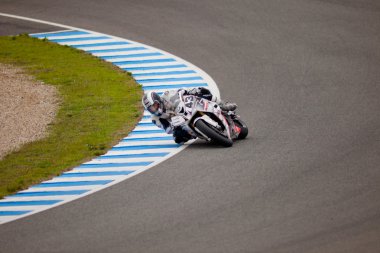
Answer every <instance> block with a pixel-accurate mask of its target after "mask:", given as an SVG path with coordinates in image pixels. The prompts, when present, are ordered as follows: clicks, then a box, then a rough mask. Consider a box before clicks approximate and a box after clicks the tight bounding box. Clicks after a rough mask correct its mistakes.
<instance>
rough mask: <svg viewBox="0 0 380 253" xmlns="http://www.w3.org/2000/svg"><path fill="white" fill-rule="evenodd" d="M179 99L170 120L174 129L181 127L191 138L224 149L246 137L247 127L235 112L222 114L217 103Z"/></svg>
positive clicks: (191, 97)
mask: <svg viewBox="0 0 380 253" xmlns="http://www.w3.org/2000/svg"><path fill="white" fill-rule="evenodd" d="M180 99H181V103H180V105H179V106H178V107H177V110H178V111H177V114H176V116H174V117H172V118H171V121H172V123H171V124H172V126H173V127H174V128H175V127H182V129H184V130H186V131H187V132H188V133H189V134H190V135H191V136H192V137H193V138H197V137H198V138H200V139H204V140H206V141H208V142H214V143H217V144H219V145H222V146H224V147H231V146H232V144H233V141H234V140H239V139H244V138H245V137H247V135H248V127H247V125H246V124H245V123H244V122H243V121H242V120H241V119H240V116H239V115H237V114H236V113H235V112H233V111H229V112H224V111H222V109H221V108H220V106H219V105H218V104H217V103H215V102H212V101H210V100H207V99H204V98H201V97H197V96H193V95H184V96H180Z"/></svg>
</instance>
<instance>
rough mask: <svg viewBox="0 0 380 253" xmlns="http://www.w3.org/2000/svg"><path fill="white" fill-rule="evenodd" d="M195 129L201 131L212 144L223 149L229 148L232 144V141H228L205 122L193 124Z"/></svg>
mask: <svg viewBox="0 0 380 253" xmlns="http://www.w3.org/2000/svg"><path fill="white" fill-rule="evenodd" d="M195 127H196V128H198V129H199V131H201V132H202V133H203V134H205V135H206V136H207V137H209V138H210V139H211V140H213V141H214V142H216V143H218V144H220V145H222V146H224V147H231V146H232V144H233V142H232V140H230V139H228V138H227V137H226V136H224V135H223V134H221V133H220V132H219V131H218V130H217V129H214V128H213V127H211V126H209V125H208V124H207V123H206V122H204V121H203V120H201V119H200V120H198V121H197V122H195Z"/></svg>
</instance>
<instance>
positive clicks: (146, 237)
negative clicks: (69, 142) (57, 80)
mask: <svg viewBox="0 0 380 253" xmlns="http://www.w3.org/2000/svg"><path fill="white" fill-rule="evenodd" d="M0 10H1V12H6V13H11V14H16V15H22V16H27V17H32V18H38V19H43V20H48V21H52V22H57V23H63V24H66V25H72V26H76V27H81V28H86V29H90V30H96V31H99V32H103V33H107V34H112V35H115V36H119V37H123V38H127V39H131V40H134V41H138V42H141V43H144V44H148V45H152V46H154V47H157V48H160V49H163V50H165V51H168V52H170V53H173V54H175V55H178V56H179V57H181V58H184V59H186V60H188V61H190V62H192V63H194V64H195V65H197V66H199V67H200V68H202V69H203V70H205V71H206V72H207V73H208V74H210V75H211V76H212V77H213V79H214V80H215V81H216V83H217V84H218V86H219V89H220V91H221V94H222V96H223V98H225V99H228V100H232V101H236V102H237V103H238V104H239V105H240V108H239V112H240V114H241V115H242V116H243V118H244V119H245V121H246V122H247V124H248V125H249V126H251V129H252V134H251V135H250V136H249V138H248V139H246V140H244V141H241V142H238V143H236V144H235V145H234V147H233V148H230V149H224V148H217V147H212V146H209V145H204V144H203V143H198V144H194V145H191V147H189V148H187V149H186V150H185V151H184V152H181V153H180V154H178V155H176V156H174V157H172V158H171V159H169V160H167V161H165V162H164V163H162V164H160V165H158V166H157V167H154V168H152V169H150V170H148V171H146V172H144V173H142V174H139V175H137V176H135V177H133V178H131V179H130V180H127V181H124V182H123V183H120V184H118V185H115V186H113V187H110V188H108V189H106V190H104V191H101V192H98V193H96V194H93V195H90V196H87V197H85V198H82V199H80V200H77V201H74V202H71V203H68V204H66V205H63V206H60V207H57V208H53V209H50V210H48V211H45V212H42V213H39V214H36V215H33V216H29V217H26V218H24V219H21V220H17V221H14V222H10V223H7V224H4V225H1V226H0V252H334V253H335V252H379V251H380V240H379V238H380V201H379V200H380V166H379V165H380V113H379V109H380V99H379V95H380V81H379V80H380V71H379V67H380V4H379V2H378V1H375V0H374V1H351V0H347V1H343V0H342V1H339V0H319V1H317V0H314V1H311V0H309V1H305V0H302V1H301V0H297V1H296V0H290V1H280V0H278V1H272V0H263V1H227V0H220V1H194V0H192V1H190V0H189V1H154V0H151V1H143V0H138V1H137V0H136V1H121V0H114V1H74V0H69V1H60V2H51V1H48V0H28V1H18V0H2V1H1V3H0ZM15 22H16V23H13V22H12V21H10V19H5V18H0V24H1V26H0V34H9V31H13V30H14V31H17V33H19V32H44V31H48V30H49V29H52V30H54V28H52V27H42V26H41V25H38V24H31V23H23V22H20V21H15ZM44 29H45V30H44ZM46 29H47V30H46Z"/></svg>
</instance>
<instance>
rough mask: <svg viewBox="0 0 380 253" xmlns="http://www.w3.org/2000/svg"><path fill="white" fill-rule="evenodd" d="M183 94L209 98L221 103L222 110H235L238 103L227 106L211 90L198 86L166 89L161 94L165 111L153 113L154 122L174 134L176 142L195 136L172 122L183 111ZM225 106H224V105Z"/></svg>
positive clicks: (182, 141)
mask: <svg viewBox="0 0 380 253" xmlns="http://www.w3.org/2000/svg"><path fill="white" fill-rule="evenodd" d="M181 95H194V96H198V97H202V98H204V99H208V100H210V101H213V102H216V103H218V104H220V105H221V108H222V110H225V111H228V110H231V109H232V111H233V110H235V109H236V104H230V105H232V107H231V106H230V107H228V106H229V105H227V108H225V106H224V105H226V104H224V103H223V102H222V101H221V100H220V99H219V98H217V97H216V96H214V95H212V94H211V92H210V90H208V89H206V88H203V87H198V88H193V89H189V90H185V89H179V90H171V91H166V92H165V93H164V94H162V95H161V99H162V100H163V103H164V112H163V114H162V115H161V116H156V115H152V122H153V123H154V124H156V125H157V126H158V127H159V128H162V129H164V130H165V132H166V133H168V134H173V137H174V141H175V142H176V143H184V142H186V141H188V140H190V139H192V138H193V137H192V136H191V135H190V134H189V133H188V132H187V131H186V130H184V129H182V127H177V128H173V127H172V124H171V118H172V117H173V116H176V115H177V114H180V113H182V112H183V110H184V108H183V105H182V104H181V100H180V96H181ZM223 106H224V107H223Z"/></svg>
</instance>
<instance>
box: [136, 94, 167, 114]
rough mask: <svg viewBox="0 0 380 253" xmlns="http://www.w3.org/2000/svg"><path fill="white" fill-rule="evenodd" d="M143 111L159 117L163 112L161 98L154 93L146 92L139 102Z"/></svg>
mask: <svg viewBox="0 0 380 253" xmlns="http://www.w3.org/2000/svg"><path fill="white" fill-rule="evenodd" d="M141 102H142V104H143V106H144V108H145V110H147V111H149V112H150V113H151V114H154V115H156V116H161V115H162V113H163V112H164V102H163V101H162V98H161V97H160V96H159V95H158V94H157V93H156V92H154V91H148V92H147V93H145V94H144V96H143V98H142V100H141Z"/></svg>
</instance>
